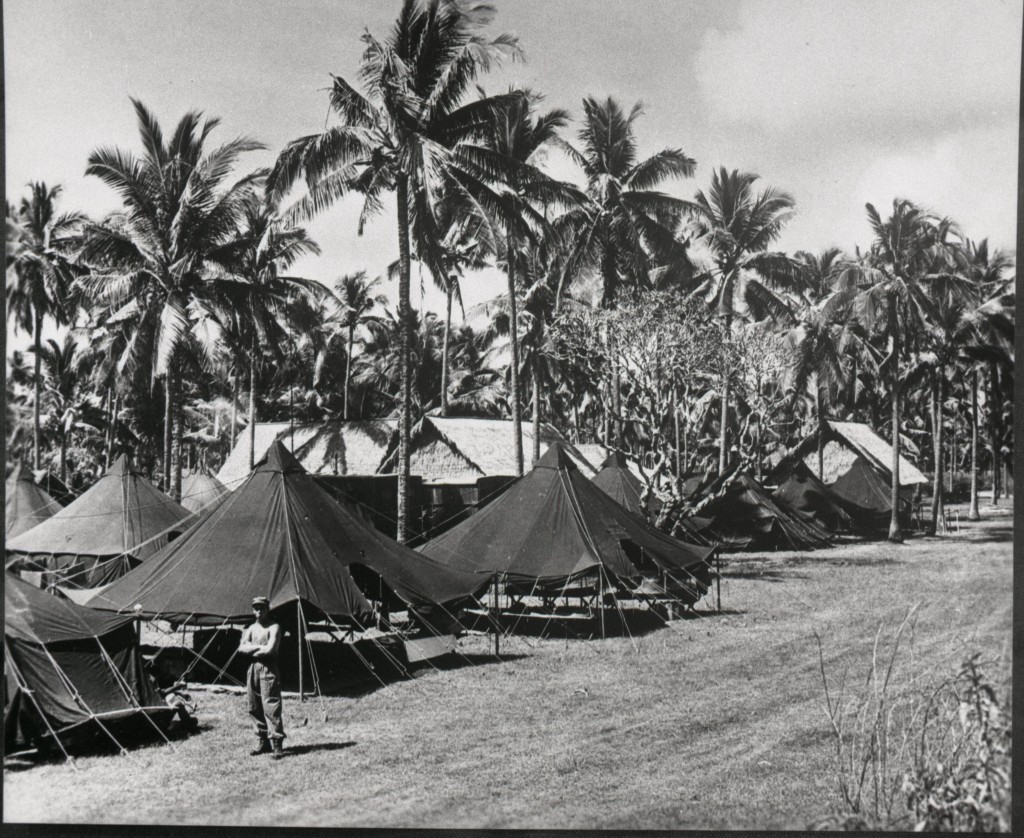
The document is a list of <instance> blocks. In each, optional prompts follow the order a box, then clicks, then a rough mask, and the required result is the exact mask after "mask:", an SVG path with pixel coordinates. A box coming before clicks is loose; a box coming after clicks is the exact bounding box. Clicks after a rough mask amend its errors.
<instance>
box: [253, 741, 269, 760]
mask: <svg viewBox="0 0 1024 838" xmlns="http://www.w3.org/2000/svg"><path fill="white" fill-rule="evenodd" d="M269 753H270V743H269V742H268V741H267V740H266V739H262V738H261V739H260V740H259V742H258V744H257V745H256V747H255V748H253V749H252V750H251V751H249V756H251V757H258V756H259V755H260V754H269Z"/></svg>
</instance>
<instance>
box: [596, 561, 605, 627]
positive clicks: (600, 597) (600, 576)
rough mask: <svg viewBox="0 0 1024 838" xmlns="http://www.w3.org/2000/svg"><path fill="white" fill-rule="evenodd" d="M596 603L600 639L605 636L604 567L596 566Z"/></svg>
mask: <svg viewBox="0 0 1024 838" xmlns="http://www.w3.org/2000/svg"><path fill="white" fill-rule="evenodd" d="M597 605H598V608H600V609H601V610H600V614H601V639H602V640H603V639H604V638H605V636H606V635H605V633H604V568H603V566H598V568H597Z"/></svg>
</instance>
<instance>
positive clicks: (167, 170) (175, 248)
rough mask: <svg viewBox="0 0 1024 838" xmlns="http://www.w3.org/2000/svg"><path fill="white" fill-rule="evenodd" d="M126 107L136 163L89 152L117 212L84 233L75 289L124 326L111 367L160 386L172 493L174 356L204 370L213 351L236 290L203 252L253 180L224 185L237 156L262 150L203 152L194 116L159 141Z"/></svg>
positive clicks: (119, 154)
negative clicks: (136, 138)
mask: <svg viewBox="0 0 1024 838" xmlns="http://www.w3.org/2000/svg"><path fill="white" fill-rule="evenodd" d="M132 104H133V106H134V108H135V113H136V117H137V119H138V127H139V135H140V139H141V141H142V146H143V154H142V156H141V157H136V155H135V154H133V153H132V152H130V151H125V150H122V149H118V148H98V149H96V150H95V151H93V152H92V154H90V155H89V165H88V167H87V168H86V174H87V175H92V176H95V177H98V178H100V180H102V181H103V182H104V183H106V184H107V185H108V186H110V187H112V188H113V189H114V190H116V191H117V193H118V194H119V196H120V198H121V202H122V204H123V208H122V209H121V210H120V211H118V212H116V213H114V214H112V215H111V216H109V217H108V218H106V219H105V220H104V221H103V222H101V223H94V224H87V225H86V226H85V228H84V230H83V245H82V249H81V252H80V258H81V259H82V260H83V262H85V263H86V264H87V265H88V266H89V267H90V273H89V275H88V276H86V277H84V279H83V287H84V288H85V290H86V293H87V295H88V297H89V298H90V299H91V301H92V303H93V304H94V305H95V306H97V307H98V308H99V309H100V310H101V311H102V312H104V317H105V319H107V320H109V321H113V322H117V323H119V324H122V325H124V326H125V327H126V328H128V329H129V333H130V337H129V340H128V341H127V342H126V344H125V347H124V350H123V353H122V355H121V357H120V359H119V361H118V363H119V365H120V367H121V369H122V370H127V371H129V372H131V371H134V369H136V368H137V367H139V366H141V365H143V364H146V363H148V364H150V365H151V372H150V375H151V381H152V380H155V379H157V378H163V380H164V389H165V394H166V395H165V406H164V458H163V476H164V486H165V487H168V488H170V490H171V494H172V496H175V495H180V491H181V459H180V457H179V456H178V453H179V446H178V445H177V444H176V443H175V441H174V435H173V433H172V428H173V422H174V413H175V407H176V406H177V391H178V384H179V378H180V367H181V357H182V354H183V353H185V352H189V351H197V352H199V353H201V354H202V355H203V356H204V357H205V358H207V359H208V362H209V363H211V364H212V363H213V362H214V360H215V359H216V356H217V354H218V353H219V351H220V348H221V338H222V324H223V323H224V322H226V321H227V319H228V314H229V313H230V312H231V310H232V298H233V296H234V297H235V298H237V296H238V295H239V293H240V289H239V286H240V285H241V284H243V283H242V281H241V280H239V279H238V278H236V277H233V276H229V275H225V274H224V272H223V270H222V269H221V268H220V266H218V265H216V264H214V263H213V261H212V260H211V255H212V254H213V253H214V252H216V251H217V250H218V249H219V248H221V247H223V246H224V245H225V244H226V243H227V242H228V241H229V240H230V239H231V237H232V236H234V235H235V232H236V230H237V228H238V220H239V217H240V216H241V214H242V212H243V210H244V208H245V206H246V204H247V202H248V201H249V200H250V199H251V195H252V192H253V187H254V184H255V183H256V182H258V178H259V174H258V173H256V174H253V175H249V176H246V177H243V178H240V179H239V180H237V181H236V182H235V183H233V184H231V185H226V181H227V180H228V178H229V176H230V175H231V172H232V169H233V168H234V166H235V164H236V163H237V161H238V159H239V157H240V156H241V155H242V154H244V153H245V152H248V151H253V150H256V149H260V148H262V147H263V146H261V145H260V144H259V143H256V142H254V141H252V140H249V139H245V138H239V139H235V140H231V141H229V142H227V143H225V144H224V145H222V146H220V147H218V148H215V149H214V150H212V151H207V149H206V141H207V139H208V138H209V135H210V133H211V132H212V131H213V130H214V128H216V127H217V125H218V124H219V122H220V121H219V120H218V119H208V120H206V121H202V122H201V119H202V115H201V114H200V113H198V112H191V113H188V114H186V115H185V116H184V117H182V118H181V120H180V121H179V122H178V124H177V126H176V127H175V130H174V132H173V134H172V135H171V137H170V138H169V139H167V140H165V139H164V134H163V131H162V129H161V128H160V125H159V123H158V122H157V120H156V118H155V117H154V116H153V114H152V113H151V112H150V111H149V110H148V109H147V108H146V106H145V105H143V104H142V103H141V102H139V101H138V100H136V99H132ZM232 292H233V294H232ZM180 421H181V420H180V418H179V423H180ZM172 461H173V462H174V469H173V485H172Z"/></svg>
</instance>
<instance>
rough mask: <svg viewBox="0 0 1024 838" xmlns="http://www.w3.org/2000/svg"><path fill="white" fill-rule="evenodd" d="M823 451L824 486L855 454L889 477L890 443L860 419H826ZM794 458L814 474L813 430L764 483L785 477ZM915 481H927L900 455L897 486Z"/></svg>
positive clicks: (815, 435) (842, 471) (815, 445)
mask: <svg viewBox="0 0 1024 838" xmlns="http://www.w3.org/2000/svg"><path fill="white" fill-rule="evenodd" d="M823 454H824V456H823V469H822V474H821V481H822V483H825V484H826V485H831V484H832V483H835V481H836V480H838V479H839V478H840V477H842V476H843V475H844V474H846V472H848V471H849V470H850V468H851V467H852V466H853V464H854V461H856V459H857V458H858V457H863V458H864V459H865V460H867V461H868V463H870V464H871V465H872V466H873V467H874V468H875V469H877V470H878V471H879V472H881V473H882V475H883V476H885V477H886V478H889V475H890V474H891V470H890V464H891V463H892V446H891V445H890V444H889V443H888V442H886V441H885V440H884V439H882V437H880V436H879V435H878V434H876V433H875V432H874V431H873V430H872V429H871V427H870V426H869V425H865V424H863V423H861V422H832V421H828V422H826V423H825V450H824V452H823ZM794 460H803V461H804V462H805V463H806V464H807V466H808V468H810V470H811V471H812V472H813V473H814V474H815V475H816V476H817V474H818V432H817V431H815V432H814V433H812V434H811V435H810V436H808V437H807V438H806V439H805V440H804V441H803V442H801V443H800V444H799V445H797V446H796V448H794V449H793V450H792V451H790V452H789V453H788V454H787V455H786V456H785V457H783V458H782V460H781V461H780V463H779V465H778V466H776V467H775V469H773V470H772V472H771V474H769V476H768V482H769V483H773V482H781V480H782V479H785V477H784V475H786V474H788V473H789V471H790V470H791V465H792V463H793V461H794ZM776 478H778V479H776ZM918 483H928V478H927V477H925V476H924V475H923V474H922V473H921V472H920V470H919V469H918V468H917V466H915V465H914V464H913V463H911V462H910V461H909V460H907V458H906V457H904V456H901V457H900V485H901V486H913V485H916V484H918Z"/></svg>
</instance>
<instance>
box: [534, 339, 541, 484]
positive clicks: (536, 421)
mask: <svg viewBox="0 0 1024 838" xmlns="http://www.w3.org/2000/svg"><path fill="white" fill-rule="evenodd" d="M539 459H540V364H539V363H538V359H537V357H536V355H534V358H533V465H537V460H539Z"/></svg>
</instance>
